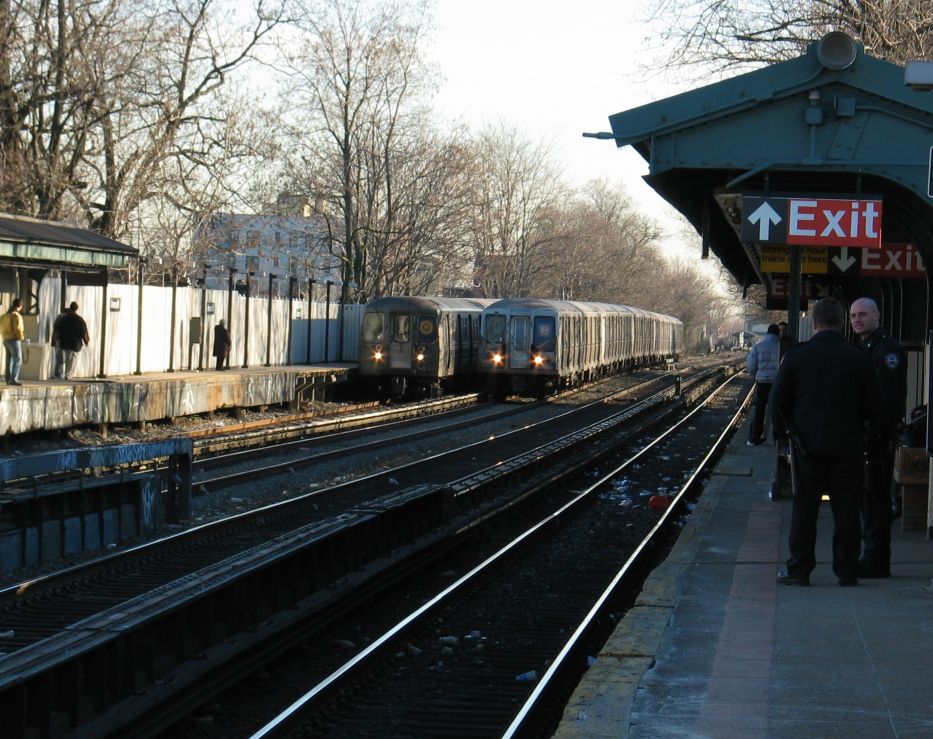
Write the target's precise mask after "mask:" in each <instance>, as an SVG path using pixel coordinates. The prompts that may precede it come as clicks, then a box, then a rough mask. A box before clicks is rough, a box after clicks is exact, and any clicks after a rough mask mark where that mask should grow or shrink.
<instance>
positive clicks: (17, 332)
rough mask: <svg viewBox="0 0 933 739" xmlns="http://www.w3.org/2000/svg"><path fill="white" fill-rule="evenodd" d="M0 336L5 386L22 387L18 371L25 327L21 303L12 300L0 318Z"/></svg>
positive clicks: (17, 300)
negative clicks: (4, 356) (3, 353)
mask: <svg viewBox="0 0 933 739" xmlns="http://www.w3.org/2000/svg"><path fill="white" fill-rule="evenodd" d="M0 336H2V337H3V348H4V349H6V364H5V365H4V373H3V375H4V378H5V379H6V384H7V385H22V384H23V383H21V382H20V381H19V371H20V369H22V366H23V341H24V340H25V339H26V326H25V325H24V323H23V301H22V300H21V299H20V298H14V299H13V302H12V303H11V304H10V309H9V310H8V311H7V312H6V313H4V314H3V315H2V316H0Z"/></svg>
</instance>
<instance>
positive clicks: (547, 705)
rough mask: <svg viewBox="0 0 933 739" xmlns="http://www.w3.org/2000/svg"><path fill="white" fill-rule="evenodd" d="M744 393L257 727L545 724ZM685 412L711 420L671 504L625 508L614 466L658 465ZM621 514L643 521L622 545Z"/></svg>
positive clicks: (647, 449) (560, 510)
mask: <svg viewBox="0 0 933 739" xmlns="http://www.w3.org/2000/svg"><path fill="white" fill-rule="evenodd" d="M727 382H728V381H727ZM716 397H717V394H713V396H711V399H715V398H716ZM748 397H749V395H748V394H747V393H741V392H737V393H734V394H733V397H732V398H731V399H730V401H729V402H727V403H725V404H724V405H723V407H720V408H719V409H717V410H716V411H714V412H712V413H709V414H708V416H709V417H708V418H706V419H704V420H698V416H697V414H700V413H702V412H704V406H705V404H704V406H698V407H697V408H695V409H694V410H693V411H692V412H691V413H690V414H689V415H687V416H685V417H683V418H681V419H679V420H678V421H677V422H676V423H674V424H672V425H671V427H670V428H668V429H665V430H664V431H663V432H662V433H661V434H658V435H657V436H656V437H655V438H653V439H652V440H651V441H650V442H648V443H647V444H644V445H643V446H642V447H641V448H640V449H638V450H637V451H635V452H634V453H631V454H628V455H625V456H624V457H623V458H622V459H620V460H617V462H616V463H615V464H613V465H612V467H611V469H610V470H609V471H608V472H601V473H600V475H599V476H598V477H597V479H596V480H594V481H589V480H588V481H587V482H586V484H585V485H584V486H583V487H582V488H576V489H574V491H573V493H572V494H570V495H559V494H558V495H555V496H554V497H555V498H557V500H556V501H555V503H554V510H552V511H551V512H550V513H548V514H547V515H545V516H544V517H543V518H542V519H541V520H539V521H537V522H535V523H534V524H533V525H532V526H530V527H529V528H527V529H525V530H522V531H520V532H519V533H517V534H516V535H515V536H514V538H512V539H511V540H510V541H508V542H507V543H506V544H505V545H504V546H501V547H499V548H498V549H496V551H494V552H491V553H489V554H487V555H486V556H485V558H484V559H482V561H480V562H478V563H475V564H474V563H473V562H469V561H468V562H466V563H461V567H463V569H464V570H467V571H465V573H464V574H463V575H462V576H461V577H459V578H458V579H457V580H456V581H455V582H454V583H452V584H451V585H449V586H447V587H445V588H443V589H442V590H441V591H439V592H437V593H435V594H434V595H433V596H429V597H427V596H422V597H423V599H424V601H425V602H423V603H422V604H421V605H419V606H418V608H416V609H415V610H413V611H412V612H411V613H408V614H407V615H404V616H403V617H401V618H400V619H399V621H398V622H397V623H396V624H394V625H392V626H391V627H390V628H388V629H387V630H386V631H385V632H384V633H382V634H381V635H377V636H375V638H373V640H372V643H371V644H370V645H369V646H367V647H366V648H365V649H362V650H360V651H359V652H358V653H357V654H355V655H354V656H353V657H352V658H351V659H349V660H348V661H347V662H345V663H343V664H340V665H338V666H337V667H336V668H335V669H333V670H332V671H331V672H330V674H327V675H326V676H323V677H322V679H320V681H319V682H317V683H315V684H312V685H311V686H310V688H309V689H308V690H307V692H305V693H304V694H303V695H301V696H300V697H299V698H298V699H297V700H295V701H294V702H293V703H292V704H291V705H289V706H288V707H286V708H285V709H284V710H282V711H281V712H280V713H279V714H278V715H276V716H275V717H273V718H272V719H271V720H270V721H269V722H268V723H266V724H265V725H264V726H262V727H261V728H258V730H256V731H255V733H254V734H253V735H252V736H253V739H265V738H266V737H279V736H295V735H306V736H330V735H334V736H364V735H373V734H374V733H379V735H381V736H386V737H391V736H481V737H487V736H519V735H523V736H549V735H550V734H551V733H553V731H554V729H555V727H556V721H557V720H559V717H560V714H561V710H562V706H563V705H564V702H565V700H566V698H567V696H568V694H569V692H570V690H571V689H572V686H573V685H575V684H576V682H577V680H578V678H579V675H580V674H581V673H582V672H583V671H584V669H585V666H586V665H587V655H588V654H592V653H595V652H596V651H597V650H596V649H594V648H593V645H594V644H598V643H601V641H602V640H604V638H605V635H606V633H607V631H608V630H611V626H612V624H613V623H614V619H612V618H607V614H608V613H609V612H611V611H613V610H615V611H616V612H617V611H618V610H619V609H620V608H622V606H621V605H620V600H621V596H620V592H619V591H620V590H622V589H624V588H623V586H624V585H626V584H627V583H626V580H627V578H630V577H634V576H635V573H636V571H637V568H638V567H640V566H643V565H644V560H645V559H646V558H649V557H650V556H651V554H652V552H653V550H654V548H655V547H656V545H657V542H658V540H659V539H660V538H662V537H665V536H668V535H669V533H670V525H671V522H672V521H674V520H675V519H676V518H677V517H678V516H680V515H681V513H682V512H683V508H684V504H685V502H686V500H687V496H688V495H689V494H690V491H691V490H692V488H693V487H694V485H695V484H696V482H697V480H698V479H699V478H700V476H701V474H702V473H703V471H704V470H705V469H707V467H708V465H709V463H710V460H711V459H713V458H714V456H715V455H716V453H717V452H718V450H719V449H720V448H721V446H722V444H723V442H724V441H725V440H726V439H727V437H728V434H729V431H730V430H731V429H732V428H733V426H734V425H735V422H736V419H737V418H738V415H739V413H740V411H741V407H744V403H745V402H747V399H748ZM687 424H696V425H697V426H701V428H702V429H703V430H705V429H708V428H716V430H717V432H716V433H715V434H714V436H713V439H714V440H713V442H712V443H711V444H704V445H703V446H704V447H705V448H702V449H700V450H698V453H697V454H696V455H695V457H694V458H693V459H692V460H691V461H692V465H690V467H689V468H688V469H687V471H686V472H684V473H683V474H684V476H683V477H679V478H678V481H677V483H676V484H674V485H672V486H669V487H671V488H673V489H672V490H671V494H670V496H669V497H670V500H671V504H670V505H669V506H668V507H667V508H666V509H665V510H664V511H663V512H658V513H657V514H656V515H646V513H647V509H643V510H642V512H641V514H640V515H633V511H632V509H631V506H623V507H621V511H620V506H618V505H617V502H618V500H619V496H618V489H619V487H618V482H619V479H620V476H622V475H627V474H630V471H631V468H632V467H633V466H635V465H636V464H639V463H640V464H641V466H642V467H644V468H648V467H657V466H659V465H663V464H664V462H665V458H667V459H668V460H669V456H668V453H666V450H665V448H664V446H662V445H663V444H664V443H665V441H667V442H668V443H669V442H670V441H671V440H673V439H674V438H675V437H674V435H675V434H677V433H678V430H681V429H683V427H684V426H685V425H687ZM695 430H696V429H693V431H695ZM701 434H702V431H701ZM695 435H696V434H695ZM601 466H602V463H601ZM549 483H553V481H549ZM624 499H625V498H623V500H624ZM620 523H621V525H623V526H626V525H627V526H635V527H636V528H638V529H639V530H640V532H641V534H640V535H639V537H638V538H634V539H633V540H632V542H631V544H630V545H629V546H628V547H624V548H623V547H619V546H618V540H619V538H620ZM630 538H631V537H630ZM443 566H445V567H449V566H450V565H449V563H447V562H445V563H444V564H443ZM338 633H339V632H338ZM324 638H325V639H326V638H328V637H327V636H325V637H324ZM331 641H333V640H331ZM306 657H307V660H306V662H305V664H315V663H316V653H315V651H312V652H311V653H309V654H307V655H306ZM282 682H283V681H277V686H278V688H279V689H282V687H283V686H282ZM338 695H339V700H338V701H335V700H334V697H335V696H338ZM379 727H382V730H381V731H380V730H379Z"/></svg>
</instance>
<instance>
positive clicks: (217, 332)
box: [214, 320, 230, 370]
mask: <svg viewBox="0 0 933 739" xmlns="http://www.w3.org/2000/svg"><path fill="white" fill-rule="evenodd" d="M229 355H230V332H229V331H228V330H227V327H226V326H225V325H224V322H223V320H221V321H219V322H218V323H217V325H216V326H214V356H215V357H217V369H218V370H222V369H226V367H224V363H225V362H226V361H227V357H228V356H229Z"/></svg>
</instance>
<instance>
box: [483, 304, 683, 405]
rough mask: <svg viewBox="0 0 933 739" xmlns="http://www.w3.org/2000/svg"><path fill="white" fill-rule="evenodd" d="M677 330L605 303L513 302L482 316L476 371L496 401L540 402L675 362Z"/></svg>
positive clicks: (670, 321) (677, 325) (663, 319)
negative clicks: (628, 372)
mask: <svg viewBox="0 0 933 739" xmlns="http://www.w3.org/2000/svg"><path fill="white" fill-rule="evenodd" d="M683 342H684V336H683V324H682V323H681V322H680V321H679V320H678V319H676V318H673V317H671V316H665V315H661V314H659V313H652V312H651V311H646V310H641V309H640V308H631V307H629V306H625V305H608V304H605V303H579V302H570V301H563V300H542V299H536V298H518V299H506V300H499V301H496V302H495V303H492V304H491V305H488V306H487V307H486V308H484V310H483V314H482V345H481V347H480V358H479V369H480V372H481V373H483V374H485V376H486V386H487V389H488V390H489V391H490V392H491V393H492V394H493V395H494V396H495V397H497V398H502V397H505V396H506V395H508V394H515V395H525V396H533V397H535V396H536V397H541V396H543V395H546V394H548V393H551V392H554V391H556V390H559V389H561V388H563V387H569V386H573V385H577V384H580V383H583V382H587V381H589V380H594V379H596V378H598V377H602V376H604V375H608V374H613V373H616V372H621V371H624V370H626V369H630V368H632V367H638V366H644V365H650V364H658V363H660V362H662V361H666V360H675V359H677V358H678V357H679V356H680V354H681V352H682V351H683Z"/></svg>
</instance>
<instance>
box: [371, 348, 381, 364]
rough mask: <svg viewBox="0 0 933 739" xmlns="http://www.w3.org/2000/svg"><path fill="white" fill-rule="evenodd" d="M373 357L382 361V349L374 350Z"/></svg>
mask: <svg viewBox="0 0 933 739" xmlns="http://www.w3.org/2000/svg"><path fill="white" fill-rule="evenodd" d="M373 359H375V360H376V361H377V362H381V361H382V349H376V351H374V352H373Z"/></svg>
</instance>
